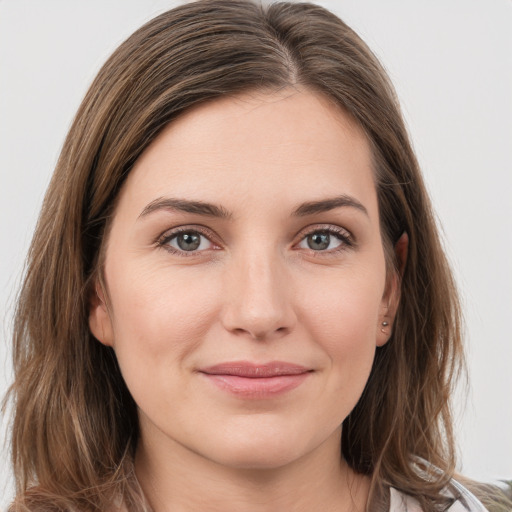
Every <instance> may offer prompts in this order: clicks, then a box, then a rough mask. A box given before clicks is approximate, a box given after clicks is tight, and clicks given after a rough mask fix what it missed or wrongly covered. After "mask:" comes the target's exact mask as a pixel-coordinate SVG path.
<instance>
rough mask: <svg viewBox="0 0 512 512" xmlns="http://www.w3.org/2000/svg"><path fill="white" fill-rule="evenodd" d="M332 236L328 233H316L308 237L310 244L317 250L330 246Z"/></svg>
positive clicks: (311, 247) (310, 246)
mask: <svg viewBox="0 0 512 512" xmlns="http://www.w3.org/2000/svg"><path fill="white" fill-rule="evenodd" d="M329 240H330V236H329V234H328V233H315V234H314V235H310V237H309V238H308V246H309V248H310V249H313V250H315V251H318V250H321V249H327V247H329Z"/></svg>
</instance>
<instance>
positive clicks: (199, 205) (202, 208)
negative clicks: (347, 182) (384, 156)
mask: <svg viewBox="0 0 512 512" xmlns="http://www.w3.org/2000/svg"><path fill="white" fill-rule="evenodd" d="M342 207H343V208H355V209H357V210H359V211H361V212H363V213H364V214H365V215H367V216H368V210H367V209H366V208H365V207H364V206H363V205H362V204H361V203H360V202H359V201H358V200H357V199H355V198H354V197H351V196H349V195H346V194H342V195H340V196H336V197H331V198H327V199H321V200H319V201H308V202H306V203H302V204H300V205H299V206H298V207H297V208H296V209H295V210H293V212H292V217H306V216H308V215H314V214H316V213H322V212H328V211H330V210H334V209H336V208H342ZM158 210H176V211H180V212H185V213H193V214H196V215H203V216H206V217H216V218H220V219H228V220H229V219H232V218H233V214H232V213H231V212H230V211H228V210H226V209H225V208H224V207H223V206H220V205H215V204H212V203H206V202H204V201H191V200H189V199H178V198H173V197H159V198H158V199H155V200H154V201H151V203H149V204H148V205H147V206H146V207H145V208H144V210H142V212H141V214H140V215H139V218H141V217H145V216H147V215H149V214H150V213H153V212H155V211H158Z"/></svg>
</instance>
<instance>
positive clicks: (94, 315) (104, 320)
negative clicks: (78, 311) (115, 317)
mask: <svg viewBox="0 0 512 512" xmlns="http://www.w3.org/2000/svg"><path fill="white" fill-rule="evenodd" d="M89 329H90V330H91V332H92V334H93V335H94V337H95V338H96V339H97V340H98V341H99V342H100V343H103V345H106V346H108V347H112V346H114V330H113V328H112V321H111V319H110V314H109V312H108V308H107V303H106V301H105V293H104V291H103V287H102V286H101V284H100V283H99V282H98V280H97V279H96V280H95V283H94V287H93V289H92V290H91V294H90V297H89Z"/></svg>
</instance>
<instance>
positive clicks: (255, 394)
mask: <svg viewBox="0 0 512 512" xmlns="http://www.w3.org/2000/svg"><path fill="white" fill-rule="evenodd" d="M202 375H204V376H205V377H206V378H207V379H208V380H209V381H210V382H212V383H213V384H214V385H216V386H217V387H219V388H220V389H222V390H224V391H227V392H229V393H232V394H233V395H237V396H240V397H241V398H254V399H262V398H272V397H275V396H278V395H282V394H284V393H286V392H288V391H291V390H292V389H295V388H297V387H298V386H300V385H301V384H302V383H303V382H304V381H305V380H306V379H307V378H308V376H309V375H310V372H305V373H300V374H298V375H276V376H275V377H259V378H248V377H239V376H237V375H211V374H208V373H203V374H202Z"/></svg>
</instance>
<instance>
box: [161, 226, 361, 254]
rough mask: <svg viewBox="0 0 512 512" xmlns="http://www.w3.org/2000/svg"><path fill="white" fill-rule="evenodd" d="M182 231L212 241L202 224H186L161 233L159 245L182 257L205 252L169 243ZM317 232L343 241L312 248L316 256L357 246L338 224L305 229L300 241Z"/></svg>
mask: <svg viewBox="0 0 512 512" xmlns="http://www.w3.org/2000/svg"><path fill="white" fill-rule="evenodd" d="M182 233H192V234H200V235H202V236H204V237H205V238H206V239H208V240H209V241H210V242H211V238H212V237H211V233H210V232H209V231H207V230H205V229H203V228H201V227H200V226H194V227H193V228H190V227H186V226H185V227H180V228H175V229H173V230H172V231H166V232H165V233H164V234H163V235H161V236H160V237H159V238H158V239H157V241H156V245H157V246H158V247H161V248H163V249H165V250H166V251H168V252H170V253H171V254H176V255H178V256H182V257H190V256H196V255H197V254H198V253H201V252H203V251H197V250H194V251H184V250H179V249H176V248H174V247H171V246H170V245H168V244H169V242H170V241H171V240H173V239H174V238H176V237H177V236H179V235H180V234H182ZM315 233H323V234H328V235H334V236H335V237H336V238H337V239H338V240H340V242H342V243H341V244H340V245H339V246H338V247H336V248H334V249H331V250H328V251H315V250H313V249H310V250H309V251H310V253H312V255H313V256H314V257H322V256H323V257H326V256H327V257H328V256H331V255H336V254H338V253H340V252H342V251H345V250H347V249H349V248H352V247H354V246H355V241H354V239H353V237H352V235H351V234H350V233H349V232H348V231H347V230H346V229H343V228H340V227H337V226H321V227H316V228H315V229H311V230H309V231H305V232H303V233H301V238H300V241H299V243H300V242H302V240H304V239H305V238H306V237H308V236H310V235H313V234H315ZM212 243H213V242H212ZM214 250H217V249H214Z"/></svg>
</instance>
